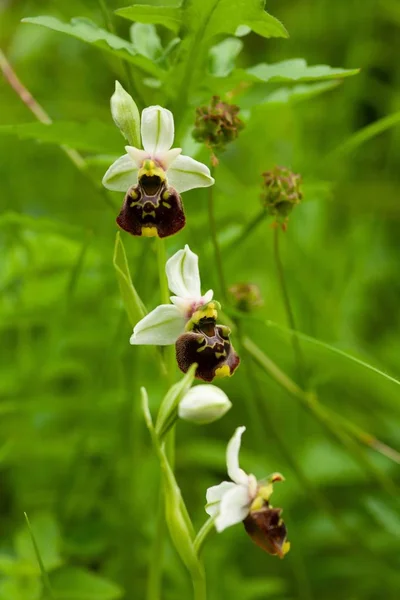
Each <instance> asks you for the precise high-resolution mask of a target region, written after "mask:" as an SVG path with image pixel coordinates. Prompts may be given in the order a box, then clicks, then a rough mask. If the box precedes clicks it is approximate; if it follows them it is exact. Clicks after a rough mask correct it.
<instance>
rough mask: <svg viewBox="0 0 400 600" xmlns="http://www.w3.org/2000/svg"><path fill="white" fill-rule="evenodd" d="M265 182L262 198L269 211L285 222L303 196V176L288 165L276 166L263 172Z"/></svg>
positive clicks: (278, 219)
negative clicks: (288, 167) (287, 166)
mask: <svg viewBox="0 0 400 600" xmlns="http://www.w3.org/2000/svg"><path fill="white" fill-rule="evenodd" d="M263 178H264V183H263V191H262V196H261V200H262V203H263V205H264V207H265V209H266V211H267V213H268V214H269V215H271V216H273V217H276V220H277V221H280V222H285V221H287V218H288V217H289V215H290V213H291V212H292V210H293V208H294V207H295V206H296V205H297V204H300V201H301V200H302V198H303V194H302V192H301V176H300V175H298V174H296V173H293V172H292V171H291V170H290V169H287V168H286V167H278V166H276V167H274V168H273V169H271V170H270V171H266V172H265V173H263Z"/></svg>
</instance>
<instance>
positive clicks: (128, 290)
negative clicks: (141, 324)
mask: <svg viewBox="0 0 400 600" xmlns="http://www.w3.org/2000/svg"><path fill="white" fill-rule="evenodd" d="M113 264H114V267H115V270H116V272H117V278H118V285H119V289H120V292H121V297H122V301H123V303H124V306H125V310H126V312H127V313H128V317H129V321H130V323H131V325H132V327H133V326H134V325H136V323H137V322H138V321H140V319H142V318H143V317H144V316H145V314H146V312H147V311H146V309H145V307H144V304H143V302H142V301H141V299H140V297H139V294H138V293H137V291H136V289H135V286H134V285H133V283H132V279H131V274H130V272H129V266H128V260H127V258H126V252H125V248H124V245H123V243H122V240H121V235H120V233H119V231H118V232H117V237H116V239H115V247H114V257H113Z"/></svg>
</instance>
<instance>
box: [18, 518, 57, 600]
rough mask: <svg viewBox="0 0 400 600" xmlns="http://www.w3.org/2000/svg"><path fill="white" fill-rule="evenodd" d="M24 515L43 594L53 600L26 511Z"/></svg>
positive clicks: (47, 577)
mask: <svg viewBox="0 0 400 600" xmlns="http://www.w3.org/2000/svg"><path fill="white" fill-rule="evenodd" d="M24 516H25V521H26V524H27V526H28V529H29V533H30V536H31V539H32V544H33V548H34V550H35V554H36V559H37V561H38V563H39V568H40V573H41V575H42V580H43V587H44V591H45V594H46V596H45V597H46V599H48V600H55V596H54V594H53V590H52V589H51V585H50V581H49V576H48V575H47V572H46V569H45V568H44V564H43V561H42V557H41V555H40V550H39V547H38V545H37V543H36V539H35V536H34V533H33V530H32V527H31V524H30V522H29V519H28V515H27V514H26V512H24Z"/></svg>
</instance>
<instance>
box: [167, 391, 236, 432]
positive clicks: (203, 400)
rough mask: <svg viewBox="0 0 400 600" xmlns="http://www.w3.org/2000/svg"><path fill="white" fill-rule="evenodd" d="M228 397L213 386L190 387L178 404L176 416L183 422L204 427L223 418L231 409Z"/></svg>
mask: <svg viewBox="0 0 400 600" xmlns="http://www.w3.org/2000/svg"><path fill="white" fill-rule="evenodd" d="M231 406H232V403H231V402H230V400H229V398H228V396H227V395H226V394H225V392H223V391H222V390H221V389H220V388H218V387H216V386H215V385H207V384H205V385H196V386H194V387H192V388H191V389H190V390H189V391H188V392H187V394H186V395H185V396H184V397H183V399H182V400H181V402H180V403H179V408H178V415H179V417H180V418H181V419H184V420H185V421H191V422H192V423H198V424H199V425H206V424H207V423H212V422H213V421H216V420H217V419H220V418H221V417H223V416H224V414H225V413H227V412H228V410H229V409H230V408H231Z"/></svg>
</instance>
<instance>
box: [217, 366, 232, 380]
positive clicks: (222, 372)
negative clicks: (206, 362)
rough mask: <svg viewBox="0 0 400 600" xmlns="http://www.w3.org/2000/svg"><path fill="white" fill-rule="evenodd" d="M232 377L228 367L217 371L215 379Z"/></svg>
mask: <svg viewBox="0 0 400 600" xmlns="http://www.w3.org/2000/svg"><path fill="white" fill-rule="evenodd" d="M231 375H232V373H231V370H230V368H229V366H228V365H224V366H223V367H219V368H218V369H215V377H230V376H231Z"/></svg>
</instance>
